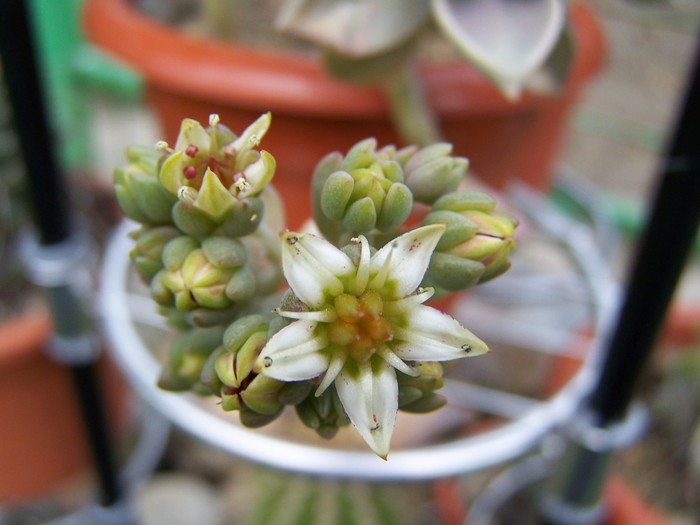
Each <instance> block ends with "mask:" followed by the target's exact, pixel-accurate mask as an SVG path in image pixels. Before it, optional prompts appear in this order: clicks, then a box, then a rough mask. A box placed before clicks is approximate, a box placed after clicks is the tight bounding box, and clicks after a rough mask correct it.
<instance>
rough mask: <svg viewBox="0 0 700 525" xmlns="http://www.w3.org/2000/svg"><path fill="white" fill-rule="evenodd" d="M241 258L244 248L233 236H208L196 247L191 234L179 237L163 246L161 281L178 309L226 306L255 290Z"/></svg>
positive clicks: (253, 282) (235, 302) (239, 300)
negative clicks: (163, 266)
mask: <svg viewBox="0 0 700 525" xmlns="http://www.w3.org/2000/svg"><path fill="white" fill-rule="evenodd" d="M245 260H246V253H245V248H244V247H243V245H242V244H240V243H239V242H238V241H236V240H235V239H228V238H226V237H211V238H209V239H206V240H205V241H204V242H203V243H202V246H201V247H199V243H198V242H197V241H195V240H194V239H192V238H191V237H179V238H177V239H174V240H173V241H171V242H170V243H168V245H167V246H166V248H165V250H164V253H163V262H164V263H165V266H166V269H167V271H166V272H165V273H164V274H163V275H162V276H161V283H162V285H163V286H164V287H165V288H166V289H167V290H169V291H170V292H171V293H172V294H173V297H174V305H175V307H176V308H177V309H178V310H182V311H191V310H195V309H198V308H205V309H214V310H221V309H225V308H229V307H231V306H234V304H239V303H241V302H244V301H247V300H248V299H250V298H251V297H252V296H253V294H254V293H255V280H254V278H253V277H252V275H251V272H250V270H249V269H248V268H247V267H245V266H242V265H243V264H244V263H245ZM161 304H162V303H161Z"/></svg>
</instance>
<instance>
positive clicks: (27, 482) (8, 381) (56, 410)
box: [0, 309, 125, 503]
mask: <svg viewBox="0 0 700 525" xmlns="http://www.w3.org/2000/svg"><path fill="white" fill-rule="evenodd" d="M51 330H52V328H51V319H50V316H49V315H48V313H47V312H46V311H45V310H43V309H36V310H32V311H30V312H28V313H27V314H25V315H24V316H21V317H18V318H16V319H11V320H9V321H8V322H6V323H4V324H2V325H0V421H1V422H2V423H1V424H0V502H2V503H13V502H15V503H16V502H20V501H23V500H29V499H33V498H37V497H39V496H41V495H42V494H45V493H47V492H50V491H51V490H53V489H55V488H57V487H58V486H59V485H60V483H61V482H63V481H65V480H67V479H69V478H70V477H71V476H73V475H76V474H77V473H79V472H81V471H83V470H85V469H87V468H88V467H89V465H90V460H89V454H88V449H87V442H86V438H85V436H84V427H83V421H82V420H81V416H80V414H79V411H78V405H77V399H76V395H75V392H74V386H73V383H72V380H71V376H70V372H69V370H68V369H67V368H65V367H63V366H61V365H59V364H56V363H55V362H53V361H51V360H50V359H49V358H48V357H46V355H45V354H44V348H45V346H46V343H47V342H48V340H49V337H50V336H51ZM100 364H101V365H105V366H102V367H101V370H100V372H102V376H101V379H102V380H103V386H104V387H105V389H106V391H107V392H108V394H109V397H108V399H109V401H110V403H109V405H108V406H109V411H110V419H113V420H115V421H116V420H120V419H121V420H123V416H124V415H125V410H124V408H125V403H124V402H123V401H124V395H123V394H124V385H123V383H122V382H121V377H120V376H118V375H117V374H116V369H115V368H113V367H109V366H108V363H107V362H103V363H100Z"/></svg>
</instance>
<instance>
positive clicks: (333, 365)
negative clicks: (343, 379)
mask: <svg viewBox="0 0 700 525" xmlns="http://www.w3.org/2000/svg"><path fill="white" fill-rule="evenodd" d="M347 359H348V354H347V352H342V351H335V352H333V357H331V362H330V364H329V365H328V370H326V374H325V375H324V376H323V380H322V381H321V384H320V385H318V388H317V389H316V394H315V395H316V397H318V396H320V395H321V394H323V393H324V392H325V391H326V389H327V388H328V387H329V386H331V383H333V381H335V378H336V377H338V374H339V373H340V371H341V370H342V369H343V366H345V361H347Z"/></svg>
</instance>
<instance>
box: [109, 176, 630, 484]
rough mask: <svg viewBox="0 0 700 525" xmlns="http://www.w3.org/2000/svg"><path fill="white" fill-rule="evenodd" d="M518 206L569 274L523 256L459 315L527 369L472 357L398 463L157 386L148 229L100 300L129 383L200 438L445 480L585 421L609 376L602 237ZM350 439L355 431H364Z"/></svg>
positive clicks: (531, 232)
mask: <svg viewBox="0 0 700 525" xmlns="http://www.w3.org/2000/svg"><path fill="white" fill-rule="evenodd" d="M512 199H513V202H515V203H516V204H517V206H518V212H517V213H518V214H519V215H520V216H523V215H524V216H525V217H526V221H524V225H523V226H521V228H520V229H521V230H523V229H524V230H525V233H524V236H525V237H527V238H526V239H525V240H523V241H522V242H521V244H522V245H523V246H527V245H528V244H530V245H532V244H534V246H535V248H534V252H535V254H536V255H537V254H539V255H540V256H541V254H542V247H543V246H545V247H546V249H547V250H549V251H550V252H551V253H553V254H556V256H554V257H553V258H554V259H558V260H559V259H561V260H564V259H566V260H567V264H568V266H566V267H564V268H563V269H562V268H559V269H558V270H557V269H555V270H552V268H551V267H549V266H546V265H545V266H543V263H542V262H541V261H538V260H537V257H535V259H534V260H530V261H529V262H528V261H524V262H523V263H522V264H520V263H521V261H519V260H516V261H515V262H514V265H513V266H514V269H513V270H512V271H511V275H508V274H506V276H504V277H503V278H501V279H499V280H497V281H495V282H494V283H492V284H487V285H484V292H483V293H481V292H479V293H470V294H469V295H467V296H465V297H464V298H463V299H462V300H460V301H459V302H458V303H457V304H456V305H455V306H454V307H453V309H452V311H451V313H452V315H453V316H454V317H456V318H457V319H458V320H460V321H461V322H463V323H464V324H465V326H468V327H469V328H470V329H472V330H474V331H475V332H476V333H477V335H480V337H481V338H482V339H484V340H486V341H487V343H488V344H489V345H490V346H491V347H492V348H494V349H495V350H494V351H493V352H492V353H491V354H494V355H498V354H499V353H500V354H502V355H506V354H509V353H510V354H511V355H513V354H515V355H517V356H518V359H519V361H517V362H516V364H515V365H513V364H512V363H511V364H510V365H509V364H507V363H500V362H498V361H494V362H492V363H491V364H490V365H488V366H486V367H485V368H484V367H483V366H481V365H479V360H482V359H485V357H480V358H476V359H466V360H462V361H465V362H466V363H465V365H464V367H462V366H456V367H455V368H454V369H452V370H450V371H449V372H448V373H447V374H446V380H445V388H444V390H443V391H442V393H444V394H445V395H446V397H447V398H448V407H446V408H444V409H442V410H440V411H438V413H441V412H445V413H446V414H447V415H446V416H445V417H442V418H441V416H430V415H423V416H413V417H417V418H424V419H417V420H416V419H410V418H409V420H408V421H407V422H404V423H402V420H401V415H400V417H399V419H398V421H397V428H396V430H395V436H394V437H395V441H396V437H397V434H398V433H399V432H400V430H399V429H401V428H403V429H408V430H409V431H412V432H413V433H418V434H420V435H421V439H419V440H413V441H412V440H411V439H408V440H405V441H404V442H402V443H401V444H399V446H397V447H395V448H392V452H391V453H390V455H389V458H388V460H387V461H382V460H380V459H378V458H377V457H376V456H375V455H374V454H372V453H371V452H370V451H369V450H367V449H366V448H365V447H362V446H360V447H358V446H356V444H355V443H354V442H352V439H344V438H342V437H341V439H340V445H336V444H335V443H334V442H329V443H326V442H321V441H320V440H316V439H313V438H314V437H315V436H314V435H313V434H314V433H313V431H312V430H310V429H305V428H303V429H302V430H301V431H299V430H298V429H296V430H289V427H287V426H286V424H287V422H288V421H286V420H285V421H283V422H282V423H281V425H282V426H281V427H280V428H278V429H274V425H275V424H274V423H273V425H271V426H272V427H273V429H272V430H271V431H266V430H260V429H256V430H252V429H248V428H245V427H243V426H241V425H240V424H238V422H237V418H236V417H235V415H232V414H226V413H222V411H221V410H220V409H218V407H216V406H215V405H216V403H215V401H214V399H215V398H205V399H202V398H199V397H197V396H195V395H193V394H189V393H188V394H181V393H178V394H175V393H170V392H165V391H162V390H160V389H159V388H158V387H157V386H156V382H157V378H158V376H159V374H160V369H161V361H160V360H159V357H158V356H157V355H156V354H157V352H156V351H154V348H152V347H154V346H157V345H158V344H160V346H165V345H166V344H167V340H168V336H169V333H168V331H167V328H166V327H165V324H164V322H163V321H162V320H161V319H160V318H159V316H158V315H157V313H156V312H155V307H154V305H153V304H152V301H151V299H150V298H149V297H148V292H147V290H145V288H144V287H143V285H140V284H139V282H138V278H137V277H136V276H135V273H134V272H133V269H132V268H131V263H130V260H129V257H128V252H129V250H130V249H131V247H132V240H131V239H130V238H129V237H128V236H127V234H128V232H129V231H130V230H133V229H135V227H136V225H135V224H133V223H129V222H124V223H122V224H121V225H120V226H119V227H118V228H116V230H115V232H114V234H113V236H112V238H111V240H110V242H109V243H108V246H107V249H106V252H105V254H104V261H103V265H102V271H101V290H100V294H99V306H100V312H101V318H102V325H103V329H104V334H105V336H106V339H107V340H108V342H109V346H110V348H111V351H112V353H113V355H114V358H115V361H116V362H117V364H118V365H119V366H120V368H121V369H122V371H123V373H124V375H125V376H126V378H127V380H128V381H129V382H130V383H131V385H132V387H133V388H134V389H135V390H136V392H137V394H138V395H139V396H140V397H142V398H143V400H145V401H146V402H147V403H148V404H149V405H151V406H152V407H153V408H154V409H155V410H156V412H158V413H159V414H161V415H162V416H164V417H165V418H166V419H167V420H169V421H170V422H172V423H173V424H175V425H176V426H177V427H179V428H180V429H182V430H184V431H186V432H188V433H189V434H191V435H192V436H194V437H195V438H198V439H199V440H201V441H203V442H205V443H208V444H211V445H213V446H215V447H218V448H219V449H222V450H224V451H226V452H228V453H230V454H232V455H235V456H237V457H240V458H243V459H247V460H250V461H252V462H256V463H260V464H263V465H267V466H270V467H274V468H278V469H282V470H286V471H292V472H297V473H303V474H309V475H317V476H328V477H334V478H350V479H361V480H366V481H418V480H427V479H436V478H441V477H445V476H451V475H457V474H463V473H470V472H476V471H480V470H483V469H487V468H491V467H495V466H498V465H502V464H503V463H505V462H508V461H510V460H513V459H516V458H518V457H521V456H523V455H524V454H526V453H528V452H530V451H531V450H533V448H535V447H536V446H537V445H538V444H539V443H540V442H541V441H542V440H543V438H544V437H545V436H546V435H547V434H548V433H550V432H551V431H552V430H553V429H556V428H558V427H560V426H563V425H565V424H566V423H568V422H569V421H571V420H572V419H573V418H574V417H575V415H576V412H577V410H578V409H579V407H580V406H581V402H582V400H583V399H584V398H585V396H586V395H587V394H588V393H589V392H590V390H591V387H592V384H593V383H594V381H595V379H596V378H597V375H598V373H599V362H600V358H599V354H600V348H601V345H602V341H603V339H604V335H605V333H606V332H607V323H608V322H609V319H610V318H612V317H613V316H612V315H611V313H613V309H615V308H617V285H616V282H615V281H614V279H613V278H612V277H611V274H610V271H609V267H608V264H607V262H606V260H605V258H604V257H603V254H601V253H600V250H599V248H598V244H597V241H596V237H595V234H594V232H593V231H592V229H591V228H590V227H588V226H585V225H582V224H580V223H576V222H573V221H572V220H570V219H568V218H566V217H564V216H562V215H561V214H559V213H557V212H555V211H553V210H552V209H551V208H550V207H549V206H548V205H547V203H546V202H544V201H543V200H542V199H541V198H540V197H538V196H536V195H533V194H531V193H528V192H527V191H524V190H522V189H521V190H518V191H516V192H515V193H514V195H513V197H512ZM523 251H524V252H525V253H524V254H523V257H524V258H525V259H527V252H526V250H523ZM530 251H532V250H530ZM545 251H546V250H545ZM517 257H521V256H520V255H518V256H517ZM557 265H559V266H561V264H560V263H555V266H557ZM518 268H520V269H518ZM567 307H568V309H567ZM538 311H540V312H544V315H545V317H551V316H552V315H555V319H554V321H553V324H552V322H550V324H549V326H547V325H546V324H542V323H539V324H538V323H535V322H533V319H532V316H533V315H534V314H533V312H534V313H536V312H538ZM489 312H497V313H494V314H493V315H488V314H489ZM547 312H549V313H547ZM573 312H576V313H573ZM581 312H584V314H583V315H582V314H581ZM567 324H568V325H570V326H567ZM582 327H586V329H585V331H586V332H588V333H589V335H588V336H587V335H584V333H583V331H582ZM590 334H592V336H590ZM516 346H519V347H518V348H514V347H516ZM500 347H503V348H508V350H503V351H501V350H500V349H499V348H500ZM491 354H489V355H491ZM562 359H564V360H569V361H572V360H573V361H574V362H575V363H576V366H575V367H574V368H575V372H574V373H573V375H572V377H571V378H570V379H569V380H568V381H566V382H565V384H564V385H563V386H561V387H558V388H557V389H556V391H555V392H553V393H551V392H539V393H538V392H535V393H534V394H533V392H532V391H531V390H528V389H529V387H527V386H524V387H522V388H520V391H518V389H517V388H516V389H513V388H511V387H512V385H511V384H510V383H511V382H510V381H505V383H502V384H498V382H497V381H493V378H494V377H496V378H497V377H498V376H499V375H500V374H501V373H503V374H505V375H508V372H510V374H509V375H511V376H512V377H517V376H521V377H522V376H523V375H526V376H527V375H533V376H538V375H544V376H546V373H547V372H546V371H547V369H550V370H551V367H552V361H554V362H556V361H557V360H562ZM543 362H546V363H545V366H542V363H543ZM472 365H474V367H473V368H472ZM489 366H490V367H491V368H492V369H493V368H494V367H495V370H489ZM513 366H515V373H513ZM508 368H510V371H509V370H508ZM543 369H545V372H544V374H543V373H542V370H543ZM464 370H467V373H466V374H464V373H463V372H464ZM535 370H539V373H538V374H535V373H534V371H535ZM523 372H524V374H523ZM484 378H486V380H484ZM545 390H546V389H545ZM446 421H448V422H447V423H446ZM431 431H432V432H431ZM348 432H349V434H350V435H353V434H354V433H352V429H349V431H348ZM408 433H411V432H408ZM299 436H301V437H299ZM306 438H309V439H306ZM399 441H401V440H400V439H399Z"/></svg>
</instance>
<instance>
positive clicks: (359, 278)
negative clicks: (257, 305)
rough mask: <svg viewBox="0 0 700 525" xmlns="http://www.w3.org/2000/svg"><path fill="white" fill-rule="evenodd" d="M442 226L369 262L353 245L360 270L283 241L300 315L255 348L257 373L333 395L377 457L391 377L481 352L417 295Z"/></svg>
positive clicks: (423, 294) (423, 292) (311, 245)
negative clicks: (310, 383) (313, 383)
mask: <svg viewBox="0 0 700 525" xmlns="http://www.w3.org/2000/svg"><path fill="white" fill-rule="evenodd" d="M444 230H445V226H444V225H442V224H434V225H430V226H424V227H422V228H418V229H415V230H413V231H410V232H408V233H405V234H403V235H401V236H400V237H398V238H396V239H394V240H393V241H391V242H390V243H389V244H387V245H385V246H384V247H383V248H381V249H380V250H379V251H377V252H376V253H375V254H374V255H370V247H369V243H368V242H367V239H365V238H364V237H359V238H358V239H355V242H357V243H358V244H359V247H360V250H359V251H360V254H361V255H360V257H359V263H358V264H356V263H354V262H353V260H352V259H351V258H350V257H349V256H348V255H346V254H345V253H344V252H343V251H341V250H339V249H338V248H336V247H335V246H333V245H332V244H330V243H329V242H327V241H326V240H324V239H322V238H320V237H316V236H314V235H312V234H303V233H293V232H285V233H283V234H282V236H281V238H282V265H283V270H284V275H285V277H286V279H287V282H288V284H289V286H290V288H291V289H292V291H293V292H294V294H295V295H296V297H297V298H298V299H299V300H300V301H301V302H302V303H304V304H305V305H306V307H307V308H308V311H284V310H281V311H279V314H280V315H282V316H284V317H287V318H292V319H296V321H295V322H293V323H291V324H290V325H288V326H287V327H285V328H283V329H282V330H280V331H279V332H277V333H276V334H275V335H274V336H273V337H272V338H271V339H270V340H269V342H268V343H267V345H266V346H265V348H263V350H262V352H261V354H260V357H259V358H258V360H257V369H258V370H259V371H260V372H261V373H262V374H264V375H266V376H269V377H272V378H274V379H278V380H281V381H304V380H310V379H315V378H321V381H320V384H319V387H318V389H317V391H316V395H317V396H319V395H321V394H322V393H323V392H324V391H325V390H326V389H327V388H328V387H329V386H330V385H331V384H334V385H335V388H336V390H337V392H338V396H339V398H340V401H341V402H342V404H343V407H344V409H345V411H346V413H347V415H348V416H349V418H350V421H351V422H352V424H353V425H354V426H355V428H356V429H357V431H358V432H359V434H360V435H361V436H362V438H363V439H364V440H365V441H366V442H367V444H368V445H369V446H370V447H371V448H372V450H373V451H374V452H375V453H376V454H377V455H378V456H380V457H382V458H384V459H386V456H387V454H388V453H389V444H390V441H391V434H392V432H393V428H394V422H395V419H396V412H397V410H398V384H397V379H396V370H399V371H400V372H403V373H405V374H409V375H417V372H416V371H415V370H414V368H413V367H412V363H413V362H415V361H447V360H451V359H457V358H461V357H466V356H473V355H479V354H483V353H485V352H487V351H488V348H487V346H486V344H485V343H484V342H483V341H481V340H480V339H478V338H477V337H476V336H474V334H472V333H471V332H470V331H469V330H467V329H466V328H464V327H463V326H461V325H460V324H459V322H457V321H456V320H455V319H453V318H452V317H450V316H449V315H447V314H444V313H442V312H440V311H439V310H436V309H434V308H431V307H429V306H426V305H424V304H423V303H424V302H425V301H427V300H428V299H429V298H430V297H431V296H432V294H433V290H432V289H430V288H427V289H424V288H419V284H420V282H421V280H422V279H423V275H424V274H425V272H426V269H427V268H428V264H429V263H430V257H431V255H432V253H433V250H434V249H435V246H436V245H437V242H438V240H439V239H440V237H441V236H442V233H443V232H444Z"/></svg>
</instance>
